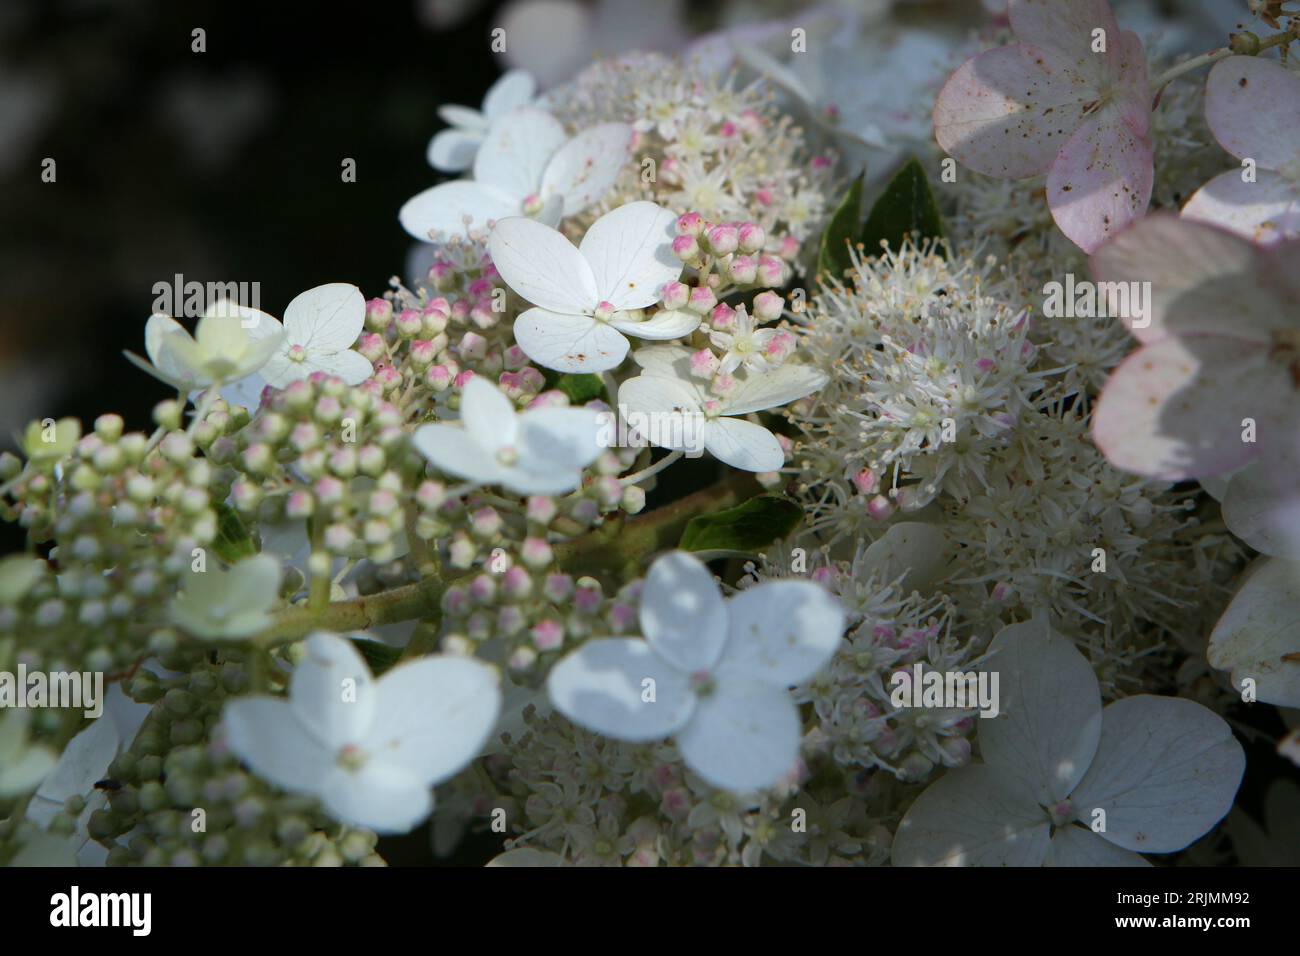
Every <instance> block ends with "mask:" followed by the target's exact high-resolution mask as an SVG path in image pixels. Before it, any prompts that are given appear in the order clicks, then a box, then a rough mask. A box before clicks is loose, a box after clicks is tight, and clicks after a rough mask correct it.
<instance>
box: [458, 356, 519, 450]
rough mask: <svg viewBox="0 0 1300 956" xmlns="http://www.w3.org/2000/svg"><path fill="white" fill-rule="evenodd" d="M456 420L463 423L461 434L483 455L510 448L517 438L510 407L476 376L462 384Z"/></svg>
mask: <svg viewBox="0 0 1300 956" xmlns="http://www.w3.org/2000/svg"><path fill="white" fill-rule="evenodd" d="M460 418H461V421H462V422H464V423H465V434H467V435H468V436H469V437H470V438H471V439H473V440H474V443H475V444H476V445H478V446H479V448H481V449H483V450H484V451H485V452H495V451H496V450H497V449H499V448H503V447H505V446H507V445H513V444H514V443H515V441H516V439H517V437H518V434H519V424H518V420H517V417H516V415H515V406H514V403H513V402H512V401H510V399H508V398H507V397H506V396H505V393H504V392H502V391H501V390H500V389H499V388H497V387H496V386H495V385H493V384H492V383H491V382H489V381H488V380H487V379H486V378H483V377H482V376H479V375H475V376H474V377H473V378H472V379H470V380H469V381H468V382H467V383H466V384H465V391H464V398H463V400H462V401H461V406H460Z"/></svg>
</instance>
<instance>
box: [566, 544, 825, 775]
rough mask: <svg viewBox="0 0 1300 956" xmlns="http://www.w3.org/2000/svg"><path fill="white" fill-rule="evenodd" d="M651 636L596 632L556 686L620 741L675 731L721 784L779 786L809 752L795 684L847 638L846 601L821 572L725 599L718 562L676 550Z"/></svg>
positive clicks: (649, 621)
mask: <svg viewBox="0 0 1300 956" xmlns="http://www.w3.org/2000/svg"><path fill="white" fill-rule="evenodd" d="M641 630H642V633H643V634H644V635H645V640H636V639H634V638H609V639H605V640H596V641H591V642H590V643H588V644H585V645H583V646H582V647H581V648H579V649H578V650H577V651H575V652H573V653H572V654H570V655H569V656H567V657H566V658H564V659H563V660H562V661H560V662H559V663H558V664H556V665H555V667H554V668H553V669H552V670H551V673H550V677H549V681H548V684H547V688H548V690H549V693H550V696H551V701H552V702H553V703H554V704H555V707H556V708H557V709H558V710H559V711H560V712H561V713H563V714H564V715H565V716H566V717H568V718H569V719H570V720H573V721H575V722H577V723H579V724H581V725H583V726H584V727H587V728H590V729H592V730H595V731H597V732H598V733H603V734H606V735H608V736H610V737H615V738H618V739H620V740H630V741H649V740H656V739H659V738H662V737H667V736H669V735H673V736H675V737H676V740H677V746H678V748H679V749H680V750H681V753H682V757H683V758H684V759H685V761H686V764H687V766H688V767H690V768H691V769H692V770H694V771H695V772H696V773H698V774H699V775H700V776H701V777H702V778H704V779H705V780H706V781H708V782H709V783H710V784H712V785H713V786H717V787H721V788H723V789H727V790H732V791H738V792H743V791H749V790H756V789H760V788H764V787H770V786H774V785H776V784H777V783H778V782H779V781H780V780H781V779H782V777H783V776H784V775H786V774H787V773H789V772H790V771H791V770H792V769H793V768H794V765H795V761H796V759H797V758H798V756H799V741H800V738H801V737H802V728H801V726H800V721H799V712H798V710H797V709H796V708H795V704H794V701H793V700H792V699H791V697H790V692H789V690H788V688H789V687H790V686H791V685H792V684H797V683H799V682H801V681H804V680H807V679H808V678H810V677H811V676H812V675H813V674H815V673H816V672H817V671H818V670H819V669H820V668H821V667H822V666H823V665H825V664H826V662H827V661H829V660H830V658H831V656H832V655H833V654H834V653H835V649H836V648H837V647H839V644H840V638H841V636H842V635H843V633H844V611H843V609H842V608H841V607H840V604H839V602H838V601H837V600H836V599H835V598H834V597H833V596H832V595H831V594H830V593H829V592H828V591H826V590H824V589H823V588H821V587H820V586H818V585H816V584H813V583H812V582H810V581H773V582H768V583H765V584H761V585H758V586H756V587H753V588H749V589H747V590H745V591H742V592H741V593H739V594H737V595H735V596H734V597H732V598H731V599H729V600H726V601H724V600H723V598H722V596H721V594H719V592H718V587H717V585H716V584H715V583H714V580H713V575H712V574H710V573H709V569H708V568H707V567H706V566H705V565H704V564H703V563H702V562H701V561H699V560H698V559H697V558H695V557H693V556H692V555H689V554H686V553H684V552H680V551H675V552H672V553H670V554H667V555H665V556H663V557H662V558H659V559H658V560H657V561H655V563H654V564H653V565H651V567H650V571H649V574H647V576H646V583H645V590H644V591H643V592H642V596H641Z"/></svg>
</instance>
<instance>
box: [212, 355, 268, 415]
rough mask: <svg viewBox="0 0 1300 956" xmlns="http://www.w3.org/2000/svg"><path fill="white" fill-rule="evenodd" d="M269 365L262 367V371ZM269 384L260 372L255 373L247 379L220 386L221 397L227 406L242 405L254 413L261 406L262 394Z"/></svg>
mask: <svg viewBox="0 0 1300 956" xmlns="http://www.w3.org/2000/svg"><path fill="white" fill-rule="evenodd" d="M270 365H271V363H270V362H268V363H267V364H266V365H264V366H262V370H263V371H266V370H267V369H268V368H269V367H270ZM269 384H270V383H269V382H268V381H267V380H266V379H265V378H264V377H263V376H262V374H261V372H255V373H253V374H252V375H249V376H248V377H247V378H241V379H240V380H239V381H237V382H231V383H230V384H229V385H223V386H221V397H222V398H223V399H225V401H226V404H228V405H243V406H244V407H245V408H246V409H248V410H249V411H250V412H256V411H257V410H258V408H259V407H261V404H262V392H263V390H265V388H266V386H267V385H269Z"/></svg>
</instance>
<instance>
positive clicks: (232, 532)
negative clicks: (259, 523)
mask: <svg viewBox="0 0 1300 956" xmlns="http://www.w3.org/2000/svg"><path fill="white" fill-rule="evenodd" d="M216 509H217V538H216V540H215V541H213V542H212V550H214V551H216V552H217V557H218V558H220V559H221V560H222V562H224V563H225V564H235V563H236V562H238V561H242V560H243V559H244V558H251V557H252V556H253V555H255V554H257V553H258V552H259V551H261V550H262V544H261V542H260V541H258V540H257V539H256V538H254V537H253V535H252V533H250V532H249V530H248V528H246V527H245V526H244V519H243V518H241V517H239V512H238V511H236V510H235V509H234V508H232V507H230V505H228V504H225V503H224V502H223V503H221V504H218V505H217V506H216Z"/></svg>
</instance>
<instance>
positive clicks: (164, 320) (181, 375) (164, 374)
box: [127, 313, 206, 387]
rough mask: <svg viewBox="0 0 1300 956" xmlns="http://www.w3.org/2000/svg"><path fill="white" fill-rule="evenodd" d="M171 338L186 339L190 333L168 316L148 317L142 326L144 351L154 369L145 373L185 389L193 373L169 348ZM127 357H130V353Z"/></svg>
mask: <svg viewBox="0 0 1300 956" xmlns="http://www.w3.org/2000/svg"><path fill="white" fill-rule="evenodd" d="M172 336H181V337H183V338H186V339H188V338H190V333H189V332H187V331H185V327H184V326H183V325H181V324H180V323H179V322H177V321H176V320H175V319H173V318H172V317H171V316H170V315H161V314H159V313H155V314H153V315H151V316H149V321H148V322H146V323H145V326H144V350H145V353H146V354H147V355H148V356H149V361H150V362H152V363H153V365H154V368H153V369H146V371H150V372H152V373H154V374H157V375H158V376H159V377H160V378H162V379H163V380H164V381H166V382H168V383H171V384H173V385H176V386H177V387H185V385H186V383H191V382H193V380H194V377H195V376H194V371H193V369H191V368H190V367H189V366H188V364H186V363H185V362H183V361H182V360H181V358H180V357H179V356H178V355H177V354H176V352H175V351H174V350H173V349H172V348H171V347H170V342H169V340H170V339H171V338H172ZM127 357H128V358H130V357H131V356H130V353H128V355H127ZM204 384H206V383H204ZM191 387H192V386H191Z"/></svg>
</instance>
